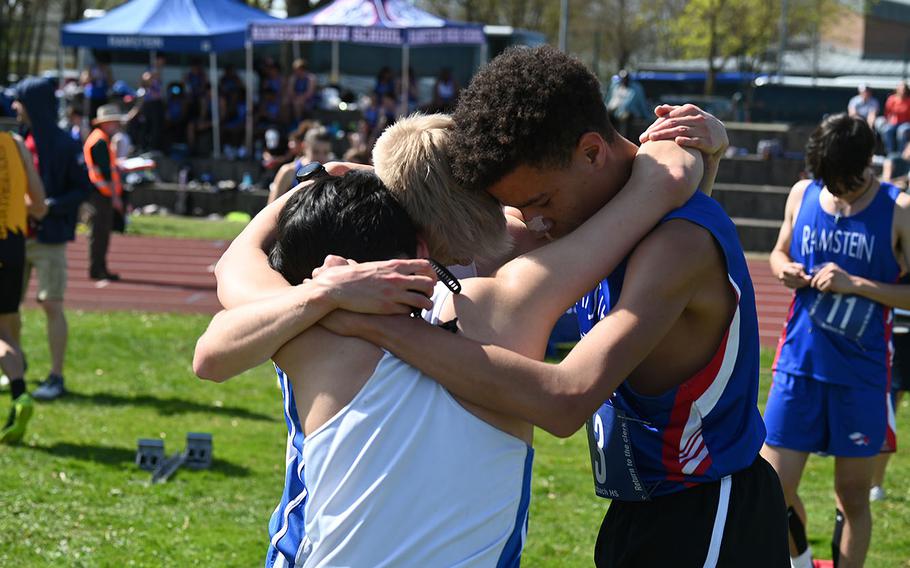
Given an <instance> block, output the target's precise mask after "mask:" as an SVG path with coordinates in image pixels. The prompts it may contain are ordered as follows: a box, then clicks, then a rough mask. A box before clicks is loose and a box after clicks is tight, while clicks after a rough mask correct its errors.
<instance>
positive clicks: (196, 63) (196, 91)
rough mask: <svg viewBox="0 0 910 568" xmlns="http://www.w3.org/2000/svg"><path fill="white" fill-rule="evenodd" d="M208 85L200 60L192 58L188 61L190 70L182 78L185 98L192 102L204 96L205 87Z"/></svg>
mask: <svg viewBox="0 0 910 568" xmlns="http://www.w3.org/2000/svg"><path fill="white" fill-rule="evenodd" d="M208 83H209V80H208V78H207V77H206V75H205V69H203V68H202V60H201V59H199V58H198V57H194V58H193V59H192V60H190V70H189V71H187V72H186V75H184V77H183V84H184V85H186V96H187V98H188V99H190V100H191V101H192V100H193V99H198V98H199V97H201V96H203V95H205V86H206V85H208Z"/></svg>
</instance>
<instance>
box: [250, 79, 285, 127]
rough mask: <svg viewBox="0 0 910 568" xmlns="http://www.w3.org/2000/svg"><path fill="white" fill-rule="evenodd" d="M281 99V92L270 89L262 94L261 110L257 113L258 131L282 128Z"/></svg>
mask: <svg viewBox="0 0 910 568" xmlns="http://www.w3.org/2000/svg"><path fill="white" fill-rule="evenodd" d="M282 122H283V121H282V120H281V99H280V97H279V91H276V90H274V89H272V88H268V89H266V90H264V91H263V92H262V98H261V99H260V101H259V109H258V111H257V112H256V124H257V130H261V131H265V130H267V129H269V128H281V127H282V126H283V125H282Z"/></svg>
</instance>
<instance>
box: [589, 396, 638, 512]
mask: <svg viewBox="0 0 910 568" xmlns="http://www.w3.org/2000/svg"><path fill="white" fill-rule="evenodd" d="M636 422H637V421H635V420H632V419H630V418H628V417H627V416H626V415H625V413H624V412H623V411H622V410H619V409H616V408H614V407H613V406H612V405H610V404H604V405H603V406H601V407H600V408H599V409H598V410H597V412H596V413H595V414H594V416H592V417H591V418H590V419H589V420H588V422H587V425H586V426H587V430H588V448H589V449H590V450H591V471H592V473H593V474H594V493H596V494H597V496H598V497H603V498H605V499H619V500H621V501H649V500H650V497H649V493H650V492H649V491H648V490H647V489H646V488H645V486H644V484H643V483H642V481H641V477H640V476H639V475H638V469H637V468H636V467H635V457H634V456H633V455H632V442H631V436H630V435H629V428H630V427H635V426H636V424H635V423H636Z"/></svg>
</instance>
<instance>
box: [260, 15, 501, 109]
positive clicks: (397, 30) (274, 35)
mask: <svg viewBox="0 0 910 568" xmlns="http://www.w3.org/2000/svg"><path fill="white" fill-rule="evenodd" d="M250 38H251V39H252V40H253V41H254V42H272V41H327V42H331V43H332V79H333V80H337V78H338V44H339V42H346V43H359V44H368V45H379V46H386V47H401V48H402V56H401V57H402V61H401V72H402V81H401V84H402V91H403V92H402V108H405V109H406V108H407V107H406V105H407V88H408V84H409V77H408V67H409V65H410V63H409V61H410V48H411V47H420V46H431V45H474V46H477V47H479V48H480V49H481V50H483V49H484V48H485V47H486V37H485V36H484V33H483V26H482V25H481V24H469V23H464V22H454V21H450V20H445V19H443V18H440V17H438V16H434V15H433V14H430V13H429V12H425V11H423V10H420V9H418V8H415V7H414V6H412V5H411V4H410V3H408V2H407V1H406V0H336V1H335V2H332V3H331V4H329V5H328V6H325V7H324V8H321V9H319V10H316V11H315V12H311V13H309V14H306V15H305V16H301V17H299V18H289V19H287V20H275V21H271V22H265V21H263V22H252V23H251V24H250ZM482 59H483V56H481V60H482Z"/></svg>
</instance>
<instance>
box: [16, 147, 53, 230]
mask: <svg viewBox="0 0 910 568" xmlns="http://www.w3.org/2000/svg"><path fill="white" fill-rule="evenodd" d="M13 140H14V141H15V142H16V147H17V148H18V149H19V157H20V158H21V159H22V166H23V167H24V168H25V176H26V179H27V180H28V187H27V189H26V196H27V197H28V199H27V200H26V203H27V205H28V214H29V215H31V216H32V217H33V218H35V219H38V220H40V219H41V218H42V217H44V216H45V215H46V214H47V203H45V202H44V200H45V198H46V197H47V194H46V193H45V192H44V182H43V181H41V176H40V175H38V171H37V170H36V169H35V163H34V162H33V161H32V154H31V152H29V151H28V148H26V147H25V141H24V140H22V137H21V136H19V135H18V134H15V133H13Z"/></svg>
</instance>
